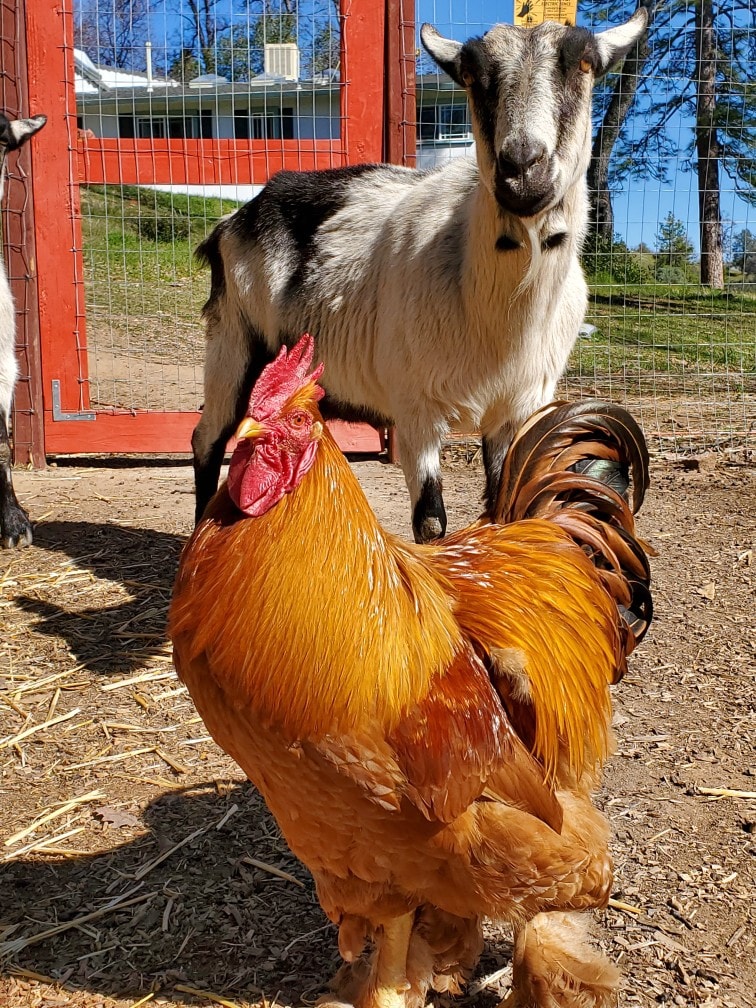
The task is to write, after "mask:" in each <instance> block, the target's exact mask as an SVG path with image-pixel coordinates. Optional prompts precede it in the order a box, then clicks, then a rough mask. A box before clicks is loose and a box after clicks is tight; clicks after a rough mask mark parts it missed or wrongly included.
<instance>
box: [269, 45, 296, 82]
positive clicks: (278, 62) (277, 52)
mask: <svg viewBox="0 0 756 1008" xmlns="http://www.w3.org/2000/svg"><path fill="white" fill-rule="evenodd" d="M265 73H266V74H269V75H270V76H271V77H281V78H282V79H283V80H290V81H295V80H299V46H298V45H297V44H296V42H275V43H272V42H268V43H266V45H265Z"/></svg>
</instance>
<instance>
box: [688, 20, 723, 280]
mask: <svg viewBox="0 0 756 1008" xmlns="http://www.w3.org/2000/svg"><path fill="white" fill-rule="evenodd" d="M695 11H696V66H697V68H698V73H697V75H696V83H697V93H696V154H697V160H698V166H697V167H698V212H699V224H700V236H701V283H702V284H706V285H707V286H708V287H715V288H717V289H718V290H721V289H722V288H723V287H724V263H723V250H722V244H723V243H722V216H721V212H720V208H719V139H718V137H717V129H716V124H715V109H716V102H717V76H716V74H717V63H716V60H717V43H716V36H715V33H714V4H713V0H699V3H698V4H696V7H695Z"/></svg>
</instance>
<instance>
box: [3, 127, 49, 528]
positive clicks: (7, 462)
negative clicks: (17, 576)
mask: <svg viewBox="0 0 756 1008" xmlns="http://www.w3.org/2000/svg"><path fill="white" fill-rule="evenodd" d="M46 122H47V116H43V115H38V116H34V117H33V118H31V119H15V120H12V119H8V118H7V117H6V116H4V115H3V114H2V113H1V112H0V199H2V197H3V193H4V192H5V177H6V174H7V166H6V163H5V159H6V155H7V154H8V152H9V151H14V150H18V148H19V147H21V146H22V145H23V144H24V143H26V141H27V140H28V139H29V137H31V136H33V135H34V134H35V133H37V132H38V131H39V130H41V129H42V127H43V126H44V125H45V123H46ZM17 377H18V363H17V361H16V314H15V308H14V305H13V296H12V294H11V289H10V284H9V283H8V276H7V273H6V271H5V264H4V262H3V257H2V256H0V546H5V547H12V546H24V545H28V544H29V543H30V542H31V541H32V528H31V524H30V522H29V516H28V514H27V513H26V511H24V509H23V508H22V507H21V505H20V504H19V503H18V500H17V499H16V494H15V491H14V490H13V479H12V476H11V447H10V436H9V431H10V410H11V402H12V400H13V389H14V388H15V385H16V378H17Z"/></svg>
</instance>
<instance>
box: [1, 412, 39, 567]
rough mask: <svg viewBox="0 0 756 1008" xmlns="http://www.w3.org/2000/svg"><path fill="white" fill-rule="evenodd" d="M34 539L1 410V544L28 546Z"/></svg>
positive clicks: (8, 546) (6, 425)
mask: <svg viewBox="0 0 756 1008" xmlns="http://www.w3.org/2000/svg"><path fill="white" fill-rule="evenodd" d="M31 541H32V527H31V523H30V522H29V515H28V514H27V513H26V511H24V509H23V508H22V507H21V505H20V504H19V503H18V500H17V499H16V494H15V492H14V490H13V480H12V476H11V449H10V438H9V437H8V422H7V419H6V415H5V411H4V410H0V546H4V547H6V548H12V547H14V546H28V545H29V544H30V543H31Z"/></svg>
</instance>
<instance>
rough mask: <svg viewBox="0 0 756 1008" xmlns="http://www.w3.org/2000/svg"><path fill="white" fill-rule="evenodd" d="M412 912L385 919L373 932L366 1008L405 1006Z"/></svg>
mask: <svg viewBox="0 0 756 1008" xmlns="http://www.w3.org/2000/svg"><path fill="white" fill-rule="evenodd" d="M414 924H415V915H414V914H404V916H402V917H394V918H393V919H391V920H388V921H385V922H384V924H383V927H382V928H381V929H380V930H379V931H378V932H377V933H376V936H375V942H376V949H375V958H374V961H373V972H372V976H371V978H370V981H371V982H370V986H371V988H372V989H371V991H370V994H369V996H368V998H367V1005H366V1008H367V1006H369V1008H405V1005H406V1003H407V992H408V991H409V990H410V988H411V986H412V985H411V984H410V982H409V980H408V979H407V956H408V954H409V945H410V938H411V937H412V928H413V927H414Z"/></svg>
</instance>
